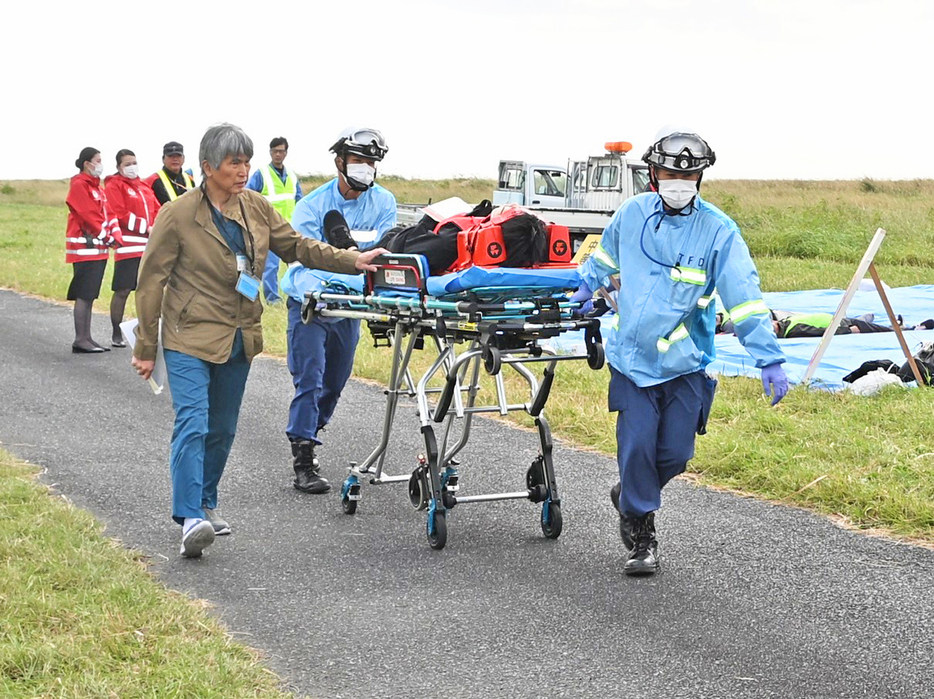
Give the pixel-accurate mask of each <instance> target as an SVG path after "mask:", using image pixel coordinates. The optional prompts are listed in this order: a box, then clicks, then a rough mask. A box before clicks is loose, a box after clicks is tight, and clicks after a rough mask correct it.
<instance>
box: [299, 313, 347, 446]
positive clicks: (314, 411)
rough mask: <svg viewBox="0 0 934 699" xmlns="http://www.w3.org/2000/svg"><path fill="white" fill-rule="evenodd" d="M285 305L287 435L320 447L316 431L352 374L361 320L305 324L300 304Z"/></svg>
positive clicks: (329, 320) (333, 406) (318, 321)
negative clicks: (289, 391) (291, 392)
mask: <svg viewBox="0 0 934 699" xmlns="http://www.w3.org/2000/svg"><path fill="white" fill-rule="evenodd" d="M286 305H287V306H288V309H289V329H288V343H289V348H288V360H289V372H291V374H292V384H293V385H294V386H295V397H294V398H292V405H291V406H290V407H289V426H288V427H287V428H286V434H287V435H288V437H289V439H290V440H291V441H293V442H294V441H296V440H300V439H309V440H311V441H313V442H315V443H316V444H321V440H320V439H318V431H319V430H320V429H321V428H322V427H324V426H325V425H327V424H328V422H330V420H331V416H332V415H333V414H334V409H335V408H336V407H337V399H338V398H340V395H341V391H343V390H344V385H345V384H346V383H347V379H349V378H350V373H351V371H353V358H354V353H355V352H356V351H357V340H359V339H360V321H359V320H353V319H351V318H341V319H339V320H334V319H322V318H318V319H316V320H314V321H312V322H311V323H310V324H308V325H305V324H304V323H302V306H301V304H300V303H298V302H297V301H295V299H291V298H290V299H289V300H288V301H287V302H286Z"/></svg>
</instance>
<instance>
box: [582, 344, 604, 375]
mask: <svg viewBox="0 0 934 699" xmlns="http://www.w3.org/2000/svg"><path fill="white" fill-rule="evenodd" d="M605 361H606V352H605V351H604V349H603V344H602V343H600V342H597V343H596V344H593V345H590V347H589V348H588V349H587V366H589V367H590V368H591V369H593V370H594V371H599V370H600V369H602V368H603V364H604V362H605Z"/></svg>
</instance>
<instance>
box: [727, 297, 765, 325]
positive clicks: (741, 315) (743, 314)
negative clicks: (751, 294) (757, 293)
mask: <svg viewBox="0 0 934 699" xmlns="http://www.w3.org/2000/svg"><path fill="white" fill-rule="evenodd" d="M768 312H769V307H768V306H766V305H765V301H763V300H762V299H756V300H755V301H747V302H746V303H741V304H739V305H738V306H734V307H733V308H731V309H730V311H729V313H730V320H732V321H733V322H734V323H739V322H740V321H743V320H746V318H748V317H749V316H754V315H760V314H765V315H768Z"/></svg>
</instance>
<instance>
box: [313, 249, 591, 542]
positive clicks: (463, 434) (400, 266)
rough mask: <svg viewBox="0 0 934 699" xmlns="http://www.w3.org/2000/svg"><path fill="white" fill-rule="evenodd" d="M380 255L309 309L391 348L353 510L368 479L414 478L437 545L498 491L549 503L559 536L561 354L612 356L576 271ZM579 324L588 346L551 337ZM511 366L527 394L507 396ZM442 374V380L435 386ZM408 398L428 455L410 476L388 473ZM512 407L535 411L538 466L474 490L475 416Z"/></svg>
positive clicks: (345, 504)
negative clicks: (574, 296) (430, 267)
mask: <svg viewBox="0 0 934 699" xmlns="http://www.w3.org/2000/svg"><path fill="white" fill-rule="evenodd" d="M375 264H376V266H377V271H376V272H368V273H367V275H366V281H365V286H364V288H363V290H362V291H353V290H349V289H341V290H334V289H325V290H321V291H313V292H309V293H307V294H306V299H305V302H304V304H303V306H302V318H303V320H304V322H306V323H309V322H311V321H312V320H313V319H314V318H315V317H317V316H322V317H337V318H357V319H360V320H365V321H367V323H368V326H369V330H370V333H371V334H372V336H373V338H374V341H375V343H376V346H387V347H389V348H390V350H391V353H392V369H391V373H390V379H389V386H388V389H387V391H386V396H387V400H386V410H385V415H384V419H383V430H382V436H381V438H380V441H379V444H378V445H377V446H376V447H375V448H374V449H373V451H371V452H370V454H369V456H367V457H366V459H364V460H363V461H362V462H360V463H352V464H351V466H350V469H349V474H348V476H347V478H346V480H344V482H343V484H342V487H341V492H340V498H341V506H342V508H343V510H344V512H346V513H347V514H353V513H354V512H356V510H357V506H358V504H359V502H360V499H361V494H362V486H363V485H364V484H371V485H383V484H386V483H407V484H408V494H409V500H410V502H411V504H412V505H413V506H414V507H415V508H416V509H417V510H420V511H426V512H427V526H426V532H427V536H428V542H429V544H430V545H431V547H432V548H435V549H441V548H444V545H445V544H446V542H447V515H448V513H449V512H450V511H451V510H452V509H454V508H455V507H456V506H457V505H461V504H465V503H472V502H488V501H495V500H513V499H525V500H530V501H531V502H533V503H541V504H542V509H541V527H542V532H543V533H544V535H545V536H546V537H548V538H551V539H557V538H558V536H560V534H561V529H562V526H563V522H562V515H561V500H560V497H559V494H558V485H557V480H556V477H555V470H554V464H553V462H552V436H551V430H550V428H549V426H548V421H547V420H546V419H545V416H544V414H543V410H544V407H545V403H546V402H547V400H548V395H549V392H550V391H551V387H552V383H553V381H554V377H555V367H556V365H557V364H558V362H565V361H580V360H584V361H586V362H587V363H588V365H589V366H590V367H591V368H592V369H600V368H601V367H602V366H603V363H604V351H603V344H602V341H601V337H600V325H599V320H598V319H591V318H580V317H575V314H574V311H575V310H576V309H577V308H578V304H576V303H571V302H569V301H568V300H567V297H566V292H567V291H568V290H573V289H575V288H576V287H577V285H578V284H579V278H578V277H577V273H576V271H574V270H573V269H568V268H563V269H560V270H504V269H499V270H483V269H480V268H473V269H472V270H468V271H467V273H464V272H462V273H458V274H456V275H446V276H445V277H430V278H429V277H428V276H427V266H426V264H425V261H424V258H423V257H422V256H420V255H402V254H398V255H395V254H393V255H383V256H382V257H380V258H377V260H376V261H375ZM485 282H494V283H493V284H492V285H484V283H485ZM507 282H509V283H507ZM578 330H583V331H584V337H585V347H586V352H585V353H583V354H574V355H558V354H556V353H555V352H554V351H552V350H550V349H549V348H548V347H546V346H545V345H544V344H543V341H545V340H548V339H550V338H554V337H556V336H558V335H559V334H561V333H565V332H569V331H578ZM430 348H433V349H434V350H435V352H436V357H435V359H434V361H433V362H432V364H431V365H430V367H429V368H428V369H427V370H425V371H424V373H423V374H422V375H421V376H420V377H418V378H417V380H416V378H415V377H414V376H413V371H412V368H411V367H410V361H411V359H412V356H413V353H414V351H415V350H423V349H424V350H426V351H430ZM533 364H542V365H543V366H544V369H543V371H542V373H541V375H540V376H539V375H538V374H537V373H536V372H534V371H533V370H532V369H531V368H530V367H531V365H533ZM481 367H482V368H483V370H484V373H485V374H486V375H488V376H489V377H490V379H491V381H492V384H493V385H492V386H491V388H492V389H493V392H495V396H496V398H495V401H494V402H492V403H491V404H490V405H479V404H478V401H477V398H478V392H479V389H480V382H481ZM507 367H508V368H510V369H511V370H513V371H515V372H516V373H517V374H518V375H519V376H520V377H522V379H524V382H523V383H524V384H527V385H528V394H527V395H526V396H525V397H526V400H525V401H524V402H510V401H509V400H508V398H507V385H506V382H505V380H504V377H503V369H504V368H507ZM436 375H439V378H441V379H443V383H441V385H437V383H438V382H436V383H435V385H433V386H429V383H430V382H431V381H432V378H433V377H435V376H436ZM403 396H407V397H410V398H414V399H415V401H416V403H417V405H418V418H419V422H420V426H421V433H422V436H423V438H424V440H425V452H424V453H423V454H420V455H419V456H418V458H417V459H416V460H415V464H414V468H413V470H412V471H411V473H405V474H401V475H389V474H387V473H385V472H384V466H385V457H386V451H387V447H388V445H389V442H390V438H391V436H392V434H393V428H394V423H395V417H396V409H397V407H398V405H399V400H400V398H401V397H403ZM429 398H431V399H432V400H429ZM511 411H525V412H526V413H528V414H529V415H531V416H532V417H534V418H535V425H536V427H537V430H538V438H539V445H540V451H539V455H538V456H537V458H536V459H535V460H534V461H533V462H532V464H531V465H530V466H529V467H528V469H527V471H526V474H525V479H524V482H523V484H522V485H523V487H521V489H517V490H513V491H509V492H502V493H490V494H469V495H468V494H464V490H463V489H462V483H461V480H460V473H459V471H458V466H459V465H460V464H459V461H458V459H457V455H458V453H459V452H460V451H461V450H462V449H463V448H464V447H465V446H466V444H467V442H468V439H469V437H470V432H471V419H472V417H473V416H474V415H475V414H478V413H497V414H499V415H506V414H507V413H509V412H511ZM456 421H459V422H460V423H461V428H460V430H459V432H458V431H457V430H455V429H454V425H455V422H456ZM439 437H440V439H439Z"/></svg>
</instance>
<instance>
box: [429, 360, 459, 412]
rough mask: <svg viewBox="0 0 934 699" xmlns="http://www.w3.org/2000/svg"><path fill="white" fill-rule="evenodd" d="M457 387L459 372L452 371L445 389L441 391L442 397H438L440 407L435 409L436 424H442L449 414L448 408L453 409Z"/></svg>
mask: <svg viewBox="0 0 934 699" xmlns="http://www.w3.org/2000/svg"><path fill="white" fill-rule="evenodd" d="M456 386H457V372H456V371H452V372H451V373H449V374H448V375H447V377H446V381H445V382H444V388H443V389H442V390H441V395H440V396H439V397H438V405H437V406H436V407H435V414H434V415H433V416H432V419H433V420H434V421H435V422H442V421H443V420H444V417H445V415H447V414H448V408H450V407H451V401H452V400H453V399H454V390H455V387H456Z"/></svg>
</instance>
